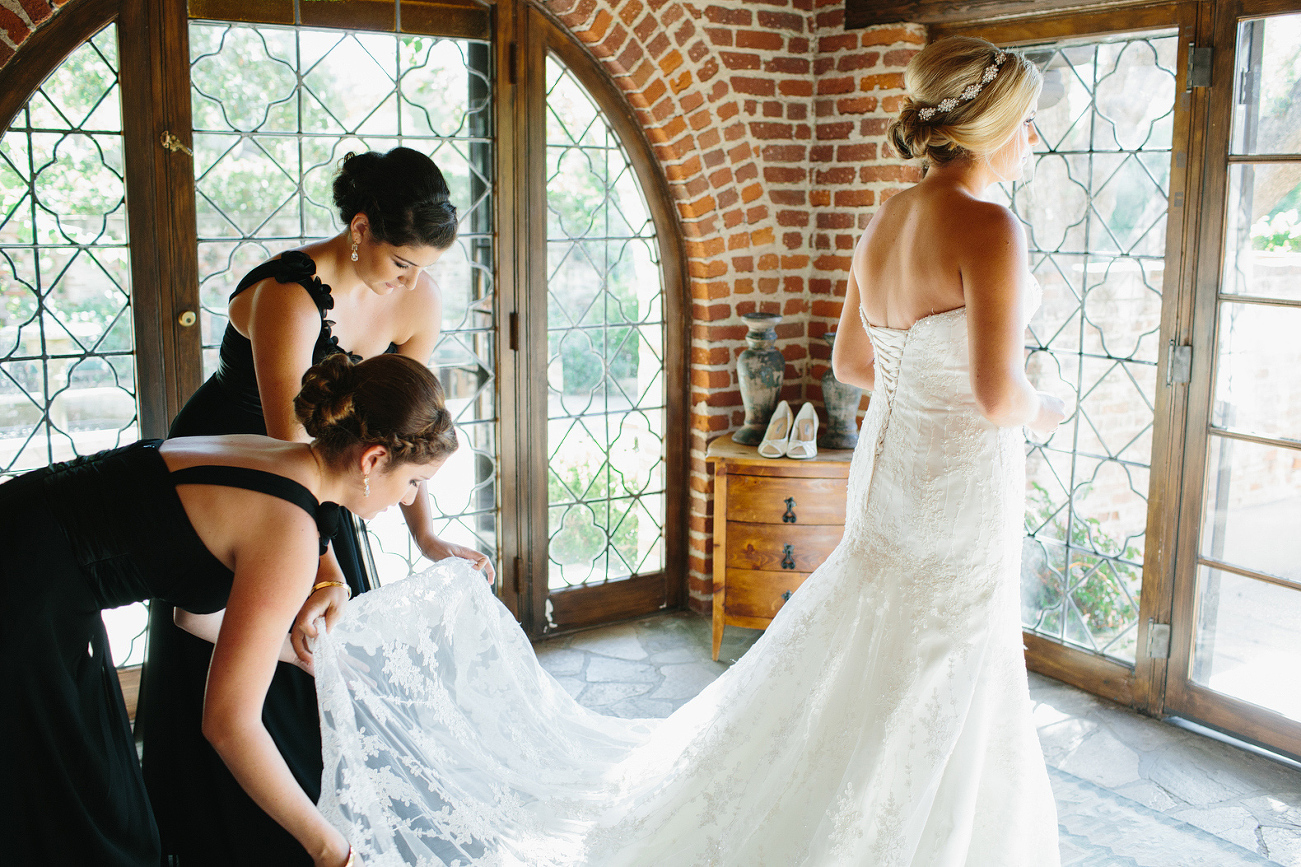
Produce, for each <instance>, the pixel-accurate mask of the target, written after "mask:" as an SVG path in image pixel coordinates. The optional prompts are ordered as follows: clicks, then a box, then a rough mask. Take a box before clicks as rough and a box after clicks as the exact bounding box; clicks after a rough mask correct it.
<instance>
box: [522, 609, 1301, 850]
mask: <svg viewBox="0 0 1301 867" xmlns="http://www.w3.org/2000/svg"><path fill="white" fill-rule="evenodd" d="M760 634H761V633H759V632H758V631H756V630H749V629H739V628H735V627H728V629H727V631H726V632H725V633H724V637H723V648H722V652H721V653H720V654H719V659H720V661H719V662H714V661H713V660H711V659H710V657H709V637H710V625H709V621H708V620H707V619H705V618H703V617H700V616H698V615H695V614H691V613H687V612H667V613H664V614H658V615H655V616H652V617H647V618H644V619H642V620H637V621H632V622H629V623H620V624H615V625H612V626H605V627H601V628H598V629H592V630H588V631H585V632H579V633H574V634H570V635H565V636H560V637H557V638H551V639H546V640H544V641H541V642H538V643H537V644H536V645H535V648H536V650H537V654H538V659H539V660H540V661H541V663H542V665H543V667H544V668H546V669H547V671H549V672H550V673H551V674H552V675H553V676H554V677H555V678H556V679H557V680H558V681H560V683H561V684H563V685H564V687H565V689H567V690H568V691H569V693H570V694H571V695H573V696H574V697H575V698H576V699H577V700H578V701H579V702H580V703H581V704H583V705H584V706H586V707H588V708H591V709H593V710H596V711H598V712H600V713H606V714H613V715H615V716H621V717H665V716H668V715H669V714H670V713H672V712H673V710H674V709H675V708H677V707H679V706H680V705H682V704H683V703H684V702H686V701H687V700H688V699H690V698H691V697H692V696H694V695H695V694H696V693H697V692H699V691H700V690H701V689H702V688H703V687H704V686H705V685H706V684H708V683H709V682H711V681H712V680H713V679H714V678H716V677H718V675H719V674H721V673H722V672H723V671H725V670H726V669H727V667H728V665H729V664H730V663H731V662H734V661H735V660H736V659H737V658H739V657H740V656H741V654H743V653H745V651H746V650H747V649H748V648H749V647H750V645H751V644H753V643H754V641H755V640H756V639H757V638H758V637H759V635H760ZM1030 697H1031V699H1032V701H1033V703H1034V720H1035V725H1036V726H1037V727H1038V730H1039V739H1040V742H1041V743H1042V745H1043V749H1044V757H1045V759H1046V760H1047V762H1048V766H1049V775H1050V777H1051V779H1052V783H1053V791H1054V794H1055V796H1056V799H1057V804H1058V812H1059V818H1060V821H1061V833H1062V863H1063V865H1064V867H1086V865H1087V867H1112V865H1114V867H1130V865H1133V867H1238V865H1268V864H1279V865H1284V867H1301V768H1298V767H1296V766H1293V765H1291V764H1288V763H1284V762H1280V761H1275V760H1273V759H1270V758H1266V757H1264V756H1261V755H1257V754H1255V753H1252V752H1248V751H1246V750H1243V749H1240V748H1238V747H1237V746H1234V745H1230V744H1226V743H1222V742H1221V741H1218V740H1215V739H1212V738H1210V737H1207V736H1205V735H1203V734H1200V733H1197V732H1194V731H1190V730H1188V729H1186V728H1182V727H1179V726H1178V725H1175V724H1173V723H1171V722H1169V721H1165V722H1163V721H1158V720H1153V719H1150V718H1148V717H1144V716H1141V715H1139V714H1136V713H1134V712H1132V711H1130V710H1127V709H1125V708H1121V707H1118V706H1116V705H1113V704H1111V703H1110V702H1107V701H1105V700H1103V699H1100V698H1096V697H1094V696H1092V695H1089V694H1088V693H1085V692H1082V691H1080V690H1077V689H1075V688H1073V687H1070V686H1067V685H1065V684H1062V683H1060V682H1058V681H1055V680H1051V679H1050V678H1046V677H1041V676H1039V675H1035V674H1031V676H1030Z"/></svg>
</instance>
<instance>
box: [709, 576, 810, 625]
mask: <svg viewBox="0 0 1301 867" xmlns="http://www.w3.org/2000/svg"><path fill="white" fill-rule="evenodd" d="M807 577H809V576H808V574H807V573H804V572H759V571H756V570H753V569H728V570H727V592H726V593H725V594H724V600H725V601H724V602H723V610H724V611H726V612H727V613H728V615H730V616H732V617H756V618H763V619H765V620H771V619H772V618H773V617H774V616H775V615H776V614H777V611H778V609H780V608H781V607H782V606H783V605H785V604H786V600H785V598H783V596H782V594H784V593H794V592H795V590H796V589H797V588H798V587H799V586H800V585H801V584H803V583H804V579H805V578H807Z"/></svg>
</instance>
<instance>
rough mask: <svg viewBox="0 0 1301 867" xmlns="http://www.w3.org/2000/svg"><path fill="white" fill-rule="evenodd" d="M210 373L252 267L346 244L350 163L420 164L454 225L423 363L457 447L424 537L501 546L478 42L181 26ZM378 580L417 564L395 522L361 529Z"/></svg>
mask: <svg viewBox="0 0 1301 867" xmlns="http://www.w3.org/2000/svg"><path fill="white" fill-rule="evenodd" d="M190 74H191V83H192V88H191V96H192V104H193V113H194V156H195V174H196V182H197V192H198V236H199V280H200V302H201V304H202V315H201V319H200V321H201V325H202V328H203V345H204V370H205V373H206V374H209V375H210V374H211V373H212V372H213V370H215V369H216V361H217V346H218V345H219V344H220V341H221V336H222V333H223V331H224V330H225V328H226V303H227V300H228V298H229V295H230V292H231V290H233V289H234V288H235V286H236V284H237V283H238V282H239V280H240V279H241V278H242V277H243V276H244V274H246V273H247V272H248V271H249V270H250V269H252V268H253V267H254V266H255V265H257V264H258V263H260V262H262V261H264V260H266V259H268V258H270V257H271V256H274V255H277V254H278V253H280V252H281V251H283V250H286V249H289V248H292V247H296V246H298V245H300V244H303V243H305V242H306V241H308V240H312V239H315V238H321V237H326V236H329V235H333V234H335V233H337V232H339V231H342V229H343V225H342V223H340V221H339V218H338V215H337V214H336V213H335V211H334V206H333V201H332V196H331V184H332V182H333V180H334V173H335V171H336V170H337V169H338V166H339V163H340V161H341V160H342V158H343V157H344V155H346V154H347V153H348V152H349V151H366V150H377V151H386V150H389V149H390V148H393V147H396V146H398V145H404V146H406V147H410V148H415V149H418V150H422V151H424V152H425V153H427V154H429V155H430V156H431V157H432V158H433V159H434V161H435V162H436V163H438V167H439V168H440V169H441V170H442V172H443V175H444V176H445V177H446V178H447V182H448V185H449V186H450V187H451V193H452V196H451V198H452V201H453V202H454V203H455V204H456V206H457V209H458V211H459V212H460V215H461V226H460V231H459V235H458V237H457V241H456V244H455V245H454V246H453V247H452V249H450V250H448V251H447V252H446V253H444V254H443V256H442V258H440V259H439V261H438V263H437V264H436V265H435V266H434V267H433V272H432V273H433V275H434V277H435V279H436V280H437V281H438V285H439V286H440V287H441V288H442V291H443V308H444V309H443V322H442V334H441V337H440V339H439V343H438V345H437V347H436V348H435V350H434V356H433V358H432V359H431V361H430V367H431V368H432V369H433V370H434V371H435V372H436V373H438V375H439V378H440V379H441V380H442V383H443V388H444V389H445V391H446V393H447V402H448V407H449V408H450V409H451V411H452V414H453V417H454V418H455V420H456V425H457V435H458V437H459V438H460V442H461V448H460V449H458V450H457V452H456V453H455V454H454V455H453V456H452V457H451V459H449V460H448V462H447V463H446V464H445V465H444V466H443V468H442V469H441V470H440V471H439V473H438V476H437V477H436V479H435V480H434V482H433V483H432V484H431V485H430V491H431V497H432V503H433V510H434V514H435V515H436V516H438V517H437V519H436V521H435V526H434V530H435V532H437V533H438V535H439V536H440V537H441V538H442V539H444V540H445V541H448V542H454V543H457V544H461V545H465V546H467V547H471V548H477V549H478V550H480V551H485V552H487V553H489V554H491V555H495V554H496V552H497V550H498V544H497V489H496V484H495V481H494V480H495V478H496V474H497V440H496V425H497V402H496V369H497V367H496V365H497V354H496V353H497V347H496V341H495V337H494V335H495V330H494V321H495V316H496V313H495V309H496V307H495V295H496V287H495V282H494V272H493V262H494V252H493V237H494V236H493V207H494V203H493V200H492V189H493V146H494V145H493V132H492V125H491V121H492V102H491V93H492V90H491V87H492V85H491V82H492V70H491V51H490V45H489V44H488V43H486V42H481V41H475V40H466V39H442V38H436V37H429V36H407V35H397V36H395V35H393V34H389V33H367V32H360V31H343V30H314V29H311V28H306V27H297V28H295V27H273V26H269V25H243V24H231V23H225V22H222V23H217V22H205V21H191V22H190ZM367 531H368V539H369V542H370V546H371V553H372V555H373V557H374V560H375V566H376V570H377V573H378V574H377V576H376V577H377V579H378V580H379V581H380V582H381V583H382V582H384V581H390V580H396V579H399V578H404V577H406V576H407V575H408V574H410V573H411V572H412V571H415V570H416V569H418V568H420V566H421V563H422V557H421V554H420V552H419V550H418V549H417V548H416V547H415V545H414V543H413V542H412V539H411V535H410V532H409V531H408V530H407V528H406V526H405V524H404V523H403V521H402V517H401V514H400V513H399V512H398V510H396V509H394V510H390V513H387V514H384V515H381V516H380V517H379V518H377V519H376V520H374V521H371V522H370V523H369V525H368V526H367Z"/></svg>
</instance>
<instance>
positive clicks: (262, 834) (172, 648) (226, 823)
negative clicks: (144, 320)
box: [136, 250, 393, 867]
mask: <svg viewBox="0 0 1301 867" xmlns="http://www.w3.org/2000/svg"><path fill="white" fill-rule="evenodd" d="M268 277H270V278H274V279H275V280H276V281H277V282H280V283H298V284H299V285H301V286H302V287H303V289H304V290H306V291H307V293H308V295H310V296H311V298H312V301H314V302H315V303H316V307H317V309H318V310H319V311H320V314H321V332H320V334H319V336H318V337H317V340H316V346H315V348H314V350H313V353H312V362H313V363H315V362H318V361H320V360H321V359H323V358H325V357H326V356H328V355H332V354H334V353H336V352H343V351H345V350H343V349H341V348H340V347H339V341H338V338H336V337H334V336H333V335H332V334H331V326H332V325H333V324H334V323H333V322H331V321H330V320H329V319H327V318H326V312H327V311H328V310H330V309H331V308H332V307H333V306H334V299H333V298H331V297H330V287H329V286H327V285H325V284H323V283H322V282H321V281H320V278H318V277H316V263H315V262H313V261H312V259H311V257H310V256H308V255H307V254H306V253H303V252H301V251H298V250H291V251H289V252H286V253H284V254H283V255H282V256H281V257H280V258H279V259H274V260H272V261H270V262H264V263H263V264H261V265H259V266H258V267H256V268H254V269H253V270H252V271H250V272H249V273H248V275H247V276H245V277H244V279H243V280H241V281H240V283H239V285H238V286H237V287H236V288H235V291H234V292H232V293H231V296H230V297H231V298H234V297H235V296H236V295H238V294H239V293H240V292H243V291H244V290H245V289H247V288H248V287H250V286H252V285H254V284H256V283H258V282H260V281H262V280H265V279H267V278H268ZM392 349H393V347H390V351H392ZM353 357H354V358H356V356H353ZM266 432H267V431H266V422H265V420H264V418H263V415H262V401H261V398H260V397H259V394H258V388H257V376H256V374H255V372H254V368H253V346H252V344H251V343H250V342H249V339H248V338H247V337H245V336H244V335H242V334H240V333H239V332H238V331H236V330H235V329H234V327H232V326H230V325H227V327H226V333H225V335H224V336H223V337H222V342H221V350H220V358H219V363H218V366H217V372H216V373H214V374H213V375H212V377H211V378H210V379H208V381H207V382H205V383H204V384H203V385H202V386H200V387H199V389H198V391H196V392H195V393H194V395H193V396H192V397H191V398H190V399H189V401H187V402H186V404H185V406H184V407H182V409H181V411H180V412H179V413H178V414H177V416H176V419H175V420H174V421H173V422H172V427H171V430H170V431H169V432H168V435H169V436H172V437H181V436H207V435H214V434H236V433H252V434H263V435H265V434H266ZM340 513H341V523H340V527H341V529H340V531H339V532H338V534H337V535H335V537H334V552H335V556H336V557H338V560H339V566H340V567H341V568H342V570H343V574H344V577H345V578H346V580H347V582H348V585H349V587H350V588H351V589H352V592H353V594H354V595H356V594H357V593H361V592H363V591H365V590H367V589H369V588H370V586H371V584H370V580H369V577H368V574H367V570H366V568H365V566H364V565H363V563H364V560H363V556H362V547H361V541H360V529H359V527H358V526H357V523H356V521H355V519H354V518H353V516H352V515H351V514H350V513H348V512H347V511H346V510H343V509H341V510H340ZM211 657H212V645H211V644H208V643H207V642H206V641H203V640H202V639H200V638H196V637H195V636H193V635H190V634H189V633H188V632H185V631H184V630H182V629H180V628H179V627H177V626H176V625H175V623H173V621H172V608H171V606H170V605H160V604H154V605H151V606H150V611H149V643H148V654H147V659H146V662H145V667H144V675H143V678H142V682H141V686H140V701H139V707H138V709H137V711H136V732H137V736H138V737H139V738H140V741H141V745H142V760H143V762H144V776H145V784H146V786H147V787H148V789H149V795H150V797H151V798H152V800H153V803H154V814H155V816H156V818H157V821H158V827H159V831H160V833H161V835H162V843H163V852H164V854H165V855H168V856H171V857H173V858H174V859H175V860H174V862H173V863H174V864H175V865H176V867H206V865H213V867H228V865H232V864H239V865H247V867H252V865H267V867H273V865H274V867H292V865H304V867H306V865H310V864H311V863H312V861H311V858H309V857H308V856H307V853H306V852H305V851H304V850H303V848H302V847H301V846H300V845H299V844H298V841H296V840H295V839H294V838H293V837H292V836H291V835H290V834H289V833H288V832H287V831H285V830H284V829H283V828H281V827H280V826H279V825H277V824H276V823H275V822H274V821H273V820H272V819H271V817H269V816H267V815H266V813H264V812H263V811H262V809H261V808H260V807H258V806H257V804H255V803H254V802H253V800H252V799H251V798H249V796H248V795H246V794H245V793H244V790H243V789H242V788H240V785H239V783H237V782H236V781H235V778H234V777H233V776H231V774H230V771H228V770H227V769H226V765H225V763H224V762H222V760H221V757H220V756H218V755H217V753H216V751H215V750H213V749H212V747H211V745H209V744H208V742H207V741H206V740H205V739H204V737H203V733H202V731H201V729H200V722H201V719H202V713H203V689H204V683H205V682H206V680H207V676H208V662H209V660H210V659H211ZM262 721H263V723H264V724H265V725H266V727H267V731H269V732H270V734H271V737H272V739H273V740H274V741H275V743H276V746H277V747H279V748H280V753H281V755H283V756H284V757H285V762H286V763H287V764H288V765H289V769H290V771H292V772H293V775H294V777H295V778H296V779H297V780H298V783H299V785H301V786H302V787H303V790H304V791H305V792H307V794H308V796H309V797H310V798H311V799H312V800H313V801H315V800H316V799H317V798H319V797H320V793H321V767H322V765H321V730H320V721H319V719H318V717H317V710H316V685H315V682H314V681H313V680H312V678H311V677H310V676H308V675H307V673H306V672H304V671H302V670H301V669H299V668H297V667H296V666H293V665H290V664H289V663H286V662H282V663H280V664H279V665H278V666H277V667H276V673H275V677H274V679H273V680H272V682H271V688H270V689H269V690H268V691H267V698H266V704H265V705H264V706H263V711H262Z"/></svg>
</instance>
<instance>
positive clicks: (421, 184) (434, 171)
mask: <svg viewBox="0 0 1301 867" xmlns="http://www.w3.org/2000/svg"><path fill="white" fill-rule="evenodd" d="M450 195H451V191H450V190H448V188H447V181H446V180H445V179H444V178H443V173H442V172H441V171H439V170H438V166H436V165H434V161H433V160H431V159H430V158H429V157H427V156H425V155H424V154H422V153H420V151H415V150H412V149H411V148H404V147H396V148H393V150H391V151H389V152H388V153H383V154H382V153H378V152H376V151H367V152H366V153H361V154H354V153H350V154H348V155H347V156H345V157H344V158H343V165H342V166H341V167H340V169H339V174H338V175H336V176H335V178H334V205H335V207H336V208H338V209H339V219H340V220H342V221H343V222H344V223H350V222H352V218H353V217H355V216H357V215H358V214H365V215H366V219H367V221H368V222H369V223H370V231H371V234H373V235H374V236H375V237H376V238H377V239H378V240H380V241H383V242H384V243H386V244H392V245H393V246H394V247H434V248H436V249H439V250H446V249H447V248H448V247H450V246H452V242H453V241H455V240H456V206H455V205H453V204H452V203H451V201H450V200H449V197H450Z"/></svg>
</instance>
